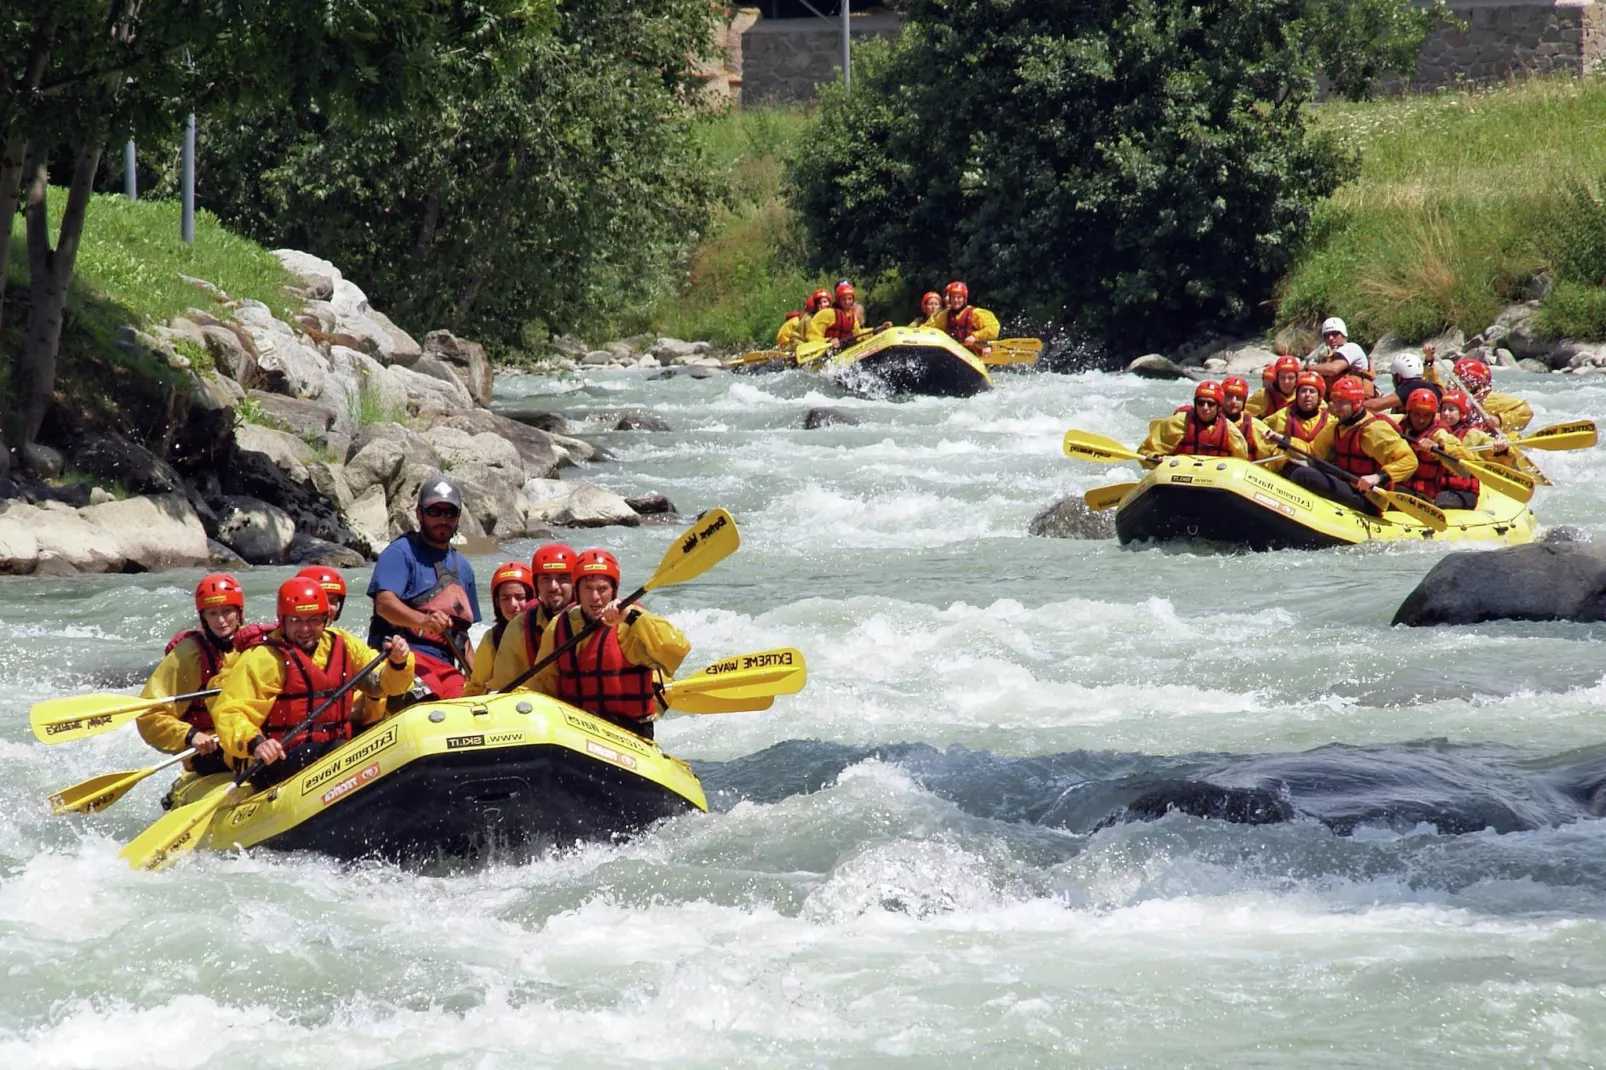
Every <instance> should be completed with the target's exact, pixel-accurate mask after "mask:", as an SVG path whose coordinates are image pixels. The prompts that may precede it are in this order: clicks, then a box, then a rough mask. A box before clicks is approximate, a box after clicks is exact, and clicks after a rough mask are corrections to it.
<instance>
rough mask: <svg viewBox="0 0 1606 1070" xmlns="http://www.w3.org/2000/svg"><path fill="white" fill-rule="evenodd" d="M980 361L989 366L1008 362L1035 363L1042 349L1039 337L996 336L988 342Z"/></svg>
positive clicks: (1041, 341)
mask: <svg viewBox="0 0 1606 1070" xmlns="http://www.w3.org/2000/svg"><path fill="white" fill-rule="evenodd" d="M987 345H988V351H987V355H986V356H984V357H982V358H981V359H982V363H983V364H986V365H988V366H989V367H994V366H1002V365H1008V364H1036V363H1037V357H1038V354H1040V353H1041V352H1042V351H1043V340H1042V339H1041V338H997V339H994V340H993V341H991V342H989V343H988V344H987Z"/></svg>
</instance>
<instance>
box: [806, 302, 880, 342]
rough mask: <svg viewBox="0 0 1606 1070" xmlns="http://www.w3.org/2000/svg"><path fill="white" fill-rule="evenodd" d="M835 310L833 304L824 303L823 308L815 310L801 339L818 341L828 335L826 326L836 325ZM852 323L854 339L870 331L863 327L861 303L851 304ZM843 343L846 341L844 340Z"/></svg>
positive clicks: (862, 307)
mask: <svg viewBox="0 0 1606 1070" xmlns="http://www.w3.org/2000/svg"><path fill="white" fill-rule="evenodd" d="M836 312H837V309H836V306H835V305H826V306H825V307H824V308H822V309H820V310H819V311H818V312H816V313H815V314H814V315H813V317H812V318H810V320H809V326H808V330H807V332H806V333H805V335H804V337H803V338H802V339H801V340H802V341H805V342H820V341H824V340H825V339H826V338H828V337H830V336H829V335H827V334H826V333H825V332H826V330H827V329H828V328H831V327H834V326H836ZM853 324H854V327H853V337H854V339H859V338H863V337H864V336H865V335H867V334H869V333H870V332H869V331H867V330H865V329H864V306H863V305H860V304H855V305H854V306H853ZM844 344H846V343H845V342H844Z"/></svg>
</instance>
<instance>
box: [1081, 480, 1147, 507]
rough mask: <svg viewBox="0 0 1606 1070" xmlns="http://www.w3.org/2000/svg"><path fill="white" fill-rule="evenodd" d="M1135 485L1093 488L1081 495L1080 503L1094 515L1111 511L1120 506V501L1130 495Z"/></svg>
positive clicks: (1120, 484)
mask: <svg viewBox="0 0 1606 1070" xmlns="http://www.w3.org/2000/svg"><path fill="white" fill-rule="evenodd" d="M1136 486H1137V484H1136V483H1111V484H1110V485H1109V486H1107V487H1094V488H1093V489H1092V490H1090V491H1088V492H1087V493H1086V494H1084V495H1082V501H1083V502H1085V503H1087V507H1088V508H1089V509H1091V510H1093V511H1094V512H1095V513H1100V512H1103V511H1104V510H1106V509H1113V508H1115V507H1116V506H1117V505H1120V504H1121V499H1123V498H1125V497H1126V496H1127V495H1128V494H1131V493H1132V488H1134V487H1136Z"/></svg>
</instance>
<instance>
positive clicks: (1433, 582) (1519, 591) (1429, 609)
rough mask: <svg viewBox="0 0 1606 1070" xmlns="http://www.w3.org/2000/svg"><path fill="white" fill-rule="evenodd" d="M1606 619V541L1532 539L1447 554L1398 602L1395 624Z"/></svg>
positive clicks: (1425, 624)
mask: <svg viewBox="0 0 1606 1070" xmlns="http://www.w3.org/2000/svg"><path fill="white" fill-rule="evenodd" d="M1490 620H1529V621H1545V620H1568V621H1581V622H1593V621H1599V620H1606V547H1597V546H1594V545H1592V544H1589V543H1537V544H1534V545H1531V546H1513V547H1508V548H1505V549H1500V550H1483V551H1473V552H1459V553H1452V554H1449V555H1447V556H1445V557H1443V558H1441V559H1440V560H1439V562H1438V563H1437V564H1436V565H1434V566H1433V568H1432V569H1431V570H1430V571H1429V572H1428V574H1427V575H1426V576H1425V577H1423V579H1422V582H1421V583H1419V584H1417V586H1416V589H1415V590H1413V591H1412V592H1411V593H1410V594H1409V595H1407V596H1406V598H1405V601H1404V602H1402V603H1400V608H1399V609H1398V610H1397V611H1396V612H1395V614H1394V620H1393V621H1392V623H1394V624H1404V625H1407V626H1410V627H1421V626H1427V625H1435V624H1479V623H1482V622H1483V621H1490Z"/></svg>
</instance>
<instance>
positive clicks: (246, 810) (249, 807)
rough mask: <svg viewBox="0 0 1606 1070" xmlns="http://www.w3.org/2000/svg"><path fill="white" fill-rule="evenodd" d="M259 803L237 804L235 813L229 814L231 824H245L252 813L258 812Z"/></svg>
mask: <svg viewBox="0 0 1606 1070" xmlns="http://www.w3.org/2000/svg"><path fill="white" fill-rule="evenodd" d="M257 805H258V804H257V803H241V804H240V805H239V806H236V807H235V808H234V813H233V814H231V815H230V816H229V824H231V825H243V824H245V823H246V822H247V821H249V820H251V815H252V814H254V813H256V812H257Z"/></svg>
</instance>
